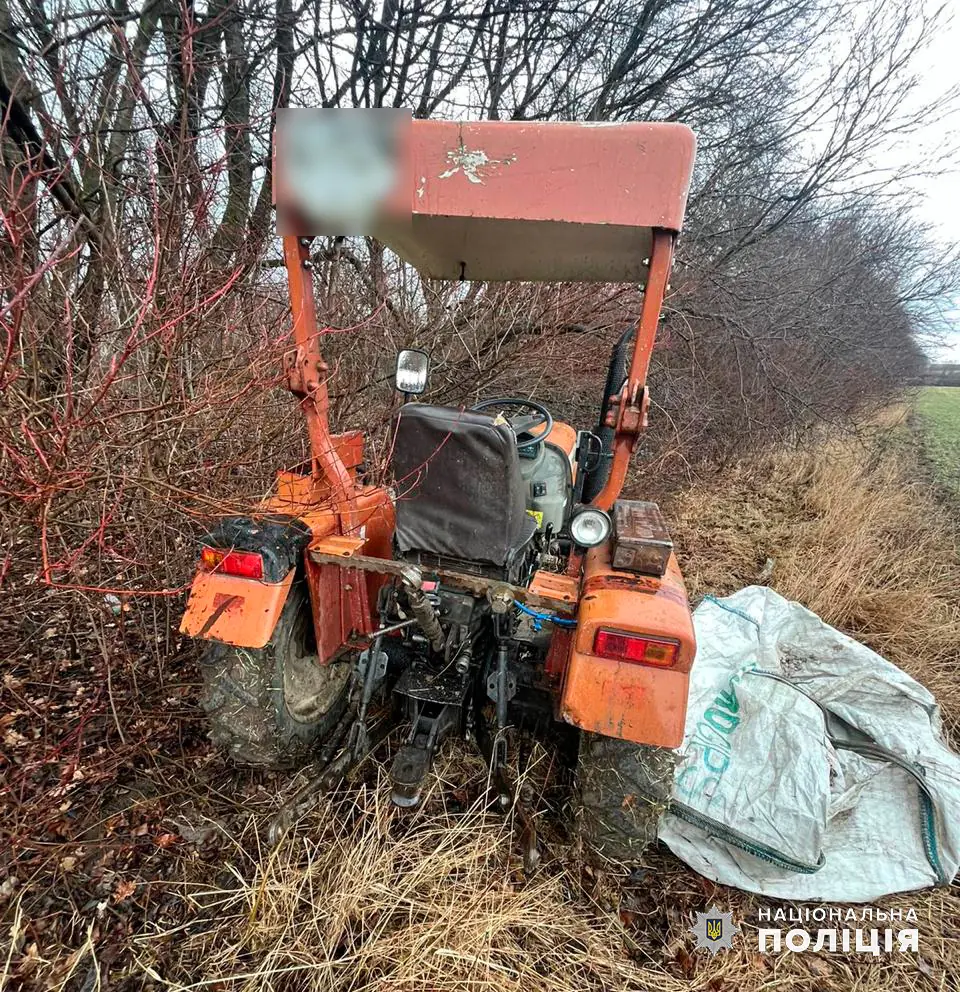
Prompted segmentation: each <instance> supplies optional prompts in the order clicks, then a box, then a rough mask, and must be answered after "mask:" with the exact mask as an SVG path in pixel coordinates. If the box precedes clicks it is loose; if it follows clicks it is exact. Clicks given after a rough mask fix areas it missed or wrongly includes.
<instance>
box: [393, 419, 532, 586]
mask: <svg viewBox="0 0 960 992" xmlns="http://www.w3.org/2000/svg"><path fill="white" fill-rule="evenodd" d="M391 470H392V473H393V484H394V487H395V489H396V494H397V504H396V514H397V520H396V530H395V538H396V545H397V551H398V552H399V553H400V555H401V556H402V557H409V556H410V555H411V554H414V553H416V554H417V555H426V556H436V557H438V558H440V559H454V560H458V561H461V562H476V563H478V564H480V563H483V564H487V565H493V566H495V567H496V568H498V569H503V570H508V569H509V568H510V566H511V565H512V564H513V563H514V562H515V561H516V560H517V558H518V556H519V555H520V553H521V552H522V551H523V549H524V548H525V547H526V546H527V544H528V543H529V542H530V539H531V538H532V537H533V535H534V533H535V532H536V529H537V523H536V521H535V520H534V519H533V517H531V516H530V515H529V514H528V513H527V512H526V509H527V503H526V488H527V487H526V484H525V483H524V481H523V478H522V476H521V475H520V457H519V455H518V454H517V442H516V438H515V437H514V433H513V431H512V430H511V429H510V428H509V427H508V426H507V425H506V424H495V423H494V421H493V418H492V417H490V416H488V415H487V414H485V413H474V412H472V411H469V410H458V409H456V408H454V407H446V406H430V405H428V404H425V403H406V404H404V406H402V407H401V408H400V410H399V412H398V413H397V416H396V418H395V420H394V434H393V452H392V456H391Z"/></svg>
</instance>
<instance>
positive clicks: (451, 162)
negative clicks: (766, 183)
mask: <svg viewBox="0 0 960 992" xmlns="http://www.w3.org/2000/svg"><path fill="white" fill-rule="evenodd" d="M408 136H409V145H408V148H407V150H406V154H405V155H404V158H405V159H406V163H407V169H405V170H404V173H405V184H406V185H409V187H410V189H409V217H407V216H406V210H405V207H402V208H401V213H400V216H399V217H398V218H397V220H395V221H392V222H390V223H386V222H382V223H381V226H380V229H379V230H377V231H376V232H375V233H376V234H377V236H378V237H379V239H380V240H381V241H383V242H384V243H385V244H386V245H388V246H389V247H390V248H391V249H393V251H395V252H396V253H397V254H398V255H400V256H401V257H402V258H403V259H405V260H406V261H408V262H410V263H411V264H412V265H414V266H415V267H416V268H417V269H418V270H419V271H420V272H421V273H422V274H423V275H425V276H428V277H433V278H439V279H478V280H494V281H497V280H506V279H521V280H531V281H553V280H571V281H585V282H590V281H595V282H619V281H624V282H637V281H642V280H643V279H644V278H645V276H646V270H647V263H648V260H649V256H650V249H651V239H652V232H653V230H654V229H655V228H665V229H667V230H670V231H679V230H680V228H681V226H682V223H683V214H684V209H685V207H686V202H687V192H688V189H689V186H690V176H691V173H692V170H693V160H694V153H695V148H696V142H695V140H694V136H693V132H692V131H691V130H690V129H689V128H687V127H685V126H684V125H682V124H642V123H636V124H589V123H559V122H558V123H540V122H538V123H526V122H513V121H511V122H499V121H491V122H477V123H457V122H448V121H425V120H414V121H412V122H411V127H410V129H409V131H408ZM406 200H407V196H406V194H403V197H402V202H403V203H404V204H405V202H406Z"/></svg>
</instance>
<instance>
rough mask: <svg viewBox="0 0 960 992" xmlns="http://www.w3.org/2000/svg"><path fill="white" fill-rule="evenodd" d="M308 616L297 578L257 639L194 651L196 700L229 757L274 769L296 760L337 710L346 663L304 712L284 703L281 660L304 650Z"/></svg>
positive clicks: (324, 731) (323, 733) (327, 730)
mask: <svg viewBox="0 0 960 992" xmlns="http://www.w3.org/2000/svg"><path fill="white" fill-rule="evenodd" d="M310 624H312V618H311V616H310V602H309V598H308V595H307V592H306V588H305V585H304V583H303V582H298V583H295V584H294V586H293V587H292V588H291V590H290V593H289V594H288V597H287V602H286V604H285V605H284V608H283V611H282V612H281V614H280V619H279V621H278V622H277V626H276V629H275V630H274V632H273V636H272V637H271V639H270V641H268V642H267V644H266V645H265V646H264V647H262V648H240V647H232V646H230V645H226V644H220V643H216V644H211V645H210V646H209V648H208V649H207V651H206V653H205V655H204V657H203V658H202V660H201V664H200V668H201V672H202V675H203V692H202V695H201V700H200V703H201V706H202V707H203V709H204V711H205V712H206V714H207V719H208V723H209V736H210V739H211V740H212V741H213V743H214V744H216V745H217V746H218V747H221V748H223V749H224V750H225V751H226V752H227V755H228V756H229V757H230V759H231V760H233V761H234V762H236V763H237V764H242V765H253V766H258V767H262V768H278V769H279V768H291V767H295V766H297V765H299V764H302V763H303V762H304V761H305V760H307V759H308V758H309V756H310V754H311V753H312V751H313V750H314V748H316V747H317V746H318V745H319V744H320V743H322V741H323V739H324V738H325V737H326V736H328V735H329V734H330V732H331V731H332V730H333V728H334V727H335V726H336V724H337V722H338V721H339V719H340V717H341V715H342V714H343V711H344V708H345V706H346V701H347V700H346V697H347V690H348V687H349V677H348V675H347V668H346V667H345V668H343V669H341V668H338V669H337V670H336V674H335V677H334V678H332V680H331V685H332V689H331V691H330V692H329V693H328V695H327V696H325V697H323V705H322V706H321V707H319V708H318V709H317V710H315V711H314V712H311V714H310V718H309V719H306V720H303V719H297V718H295V717H294V716H293V714H292V713H291V712H290V709H289V708H288V699H287V696H286V689H285V682H284V670H285V665H286V664H290V665H292V664H293V659H294V657H298V658H303V657H304V656H305V655H306V653H307V651H308V650H309V648H308V644H307V642H308V640H309V637H308V634H309V625H310ZM318 663H319V662H318ZM340 664H342V665H345V666H346V663H338V665H340Z"/></svg>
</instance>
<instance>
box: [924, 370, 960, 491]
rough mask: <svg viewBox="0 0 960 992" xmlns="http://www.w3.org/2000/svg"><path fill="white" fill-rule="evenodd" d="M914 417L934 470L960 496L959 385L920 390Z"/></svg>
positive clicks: (944, 483)
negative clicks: (918, 423) (918, 424)
mask: <svg viewBox="0 0 960 992" xmlns="http://www.w3.org/2000/svg"><path fill="white" fill-rule="evenodd" d="M917 417H918V419H919V421H920V424H921V427H922V431H923V435H924V441H925V446H926V450H927V452H928V454H929V458H930V461H931V462H932V463H933V466H934V470H935V471H936V473H937V475H938V476H939V478H940V480H941V482H942V483H943V485H944V486H946V487H948V488H949V489H950V490H951V491H952V492H953V493H954V494H955V495H957V496H960V387H956V386H930V387H928V388H927V389H923V390H921V391H920V395H919V397H918V399H917Z"/></svg>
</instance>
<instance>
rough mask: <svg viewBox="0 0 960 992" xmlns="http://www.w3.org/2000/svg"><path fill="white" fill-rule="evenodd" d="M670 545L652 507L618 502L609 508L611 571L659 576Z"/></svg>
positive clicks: (657, 511)
mask: <svg viewBox="0 0 960 992" xmlns="http://www.w3.org/2000/svg"><path fill="white" fill-rule="evenodd" d="M672 553H673V541H671V540H670V534H669V533H668V531H667V524H666V521H665V520H664V519H663V514H662V513H661V512H660V507H659V506H657V504H656V503H644V502H641V501H640V500H632V499H620V500H617V502H616V503H614V504H613V567H614V568H615V569H619V570H621V571H624V572H640V573H642V574H643V575H663V573H664V572H665V571H666V568H667V561H668V559H669V558H670V555H671V554H672Z"/></svg>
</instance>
